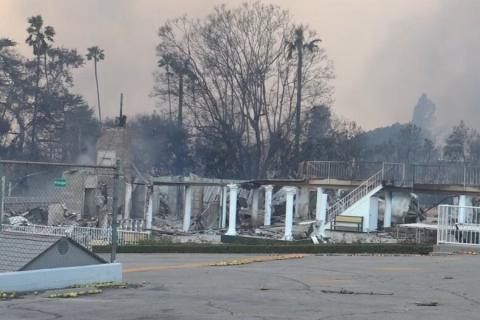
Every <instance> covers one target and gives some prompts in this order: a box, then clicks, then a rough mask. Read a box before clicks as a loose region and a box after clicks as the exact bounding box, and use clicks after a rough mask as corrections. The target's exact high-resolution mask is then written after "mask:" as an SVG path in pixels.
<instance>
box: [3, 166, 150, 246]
mask: <svg viewBox="0 0 480 320" xmlns="http://www.w3.org/2000/svg"><path fill="white" fill-rule="evenodd" d="M0 177H1V183H0V195H1V198H0V199H1V205H0V215H1V218H0V222H1V223H2V229H3V230H9V231H16V232H28V233H41V234H54V235H63V236H68V237H71V238H72V239H74V240H76V241H77V242H79V243H81V244H82V245H84V246H85V247H88V248H91V247H92V246H93V245H103V244H112V239H115V238H116V241H115V240H113V243H114V244H117V243H119V244H131V243H136V242H138V241H140V240H145V239H147V238H148V233H147V232H135V233H134V232H131V231H127V230H122V229H119V230H118V236H117V233H116V232H115V231H114V230H116V224H117V222H118V220H117V219H116V218H114V217H117V214H120V217H121V213H122V208H123V202H122V201H123V197H120V194H121V193H122V192H124V185H125V184H124V183H123V182H122V181H123V180H122V179H121V176H120V172H119V164H117V166H93V165H77V164H63V163H43V162H29V161H7V160H2V161H0Z"/></svg>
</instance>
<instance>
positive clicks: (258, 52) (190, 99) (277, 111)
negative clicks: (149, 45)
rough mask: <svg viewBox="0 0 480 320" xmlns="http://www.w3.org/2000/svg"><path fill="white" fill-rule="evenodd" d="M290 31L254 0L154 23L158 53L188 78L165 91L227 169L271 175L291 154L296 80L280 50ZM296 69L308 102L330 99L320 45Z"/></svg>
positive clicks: (282, 17) (279, 15)
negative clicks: (182, 67)
mask: <svg viewBox="0 0 480 320" xmlns="http://www.w3.org/2000/svg"><path fill="white" fill-rule="evenodd" d="M292 29H293V28H292V23H291V19H290V16H289V14H288V12H286V11H284V10H281V9H280V8H279V7H277V6H273V5H264V4H261V3H259V2H255V3H246V4H243V5H242V6H240V7H238V8H233V9H230V8H228V7H226V6H219V7H216V8H215V10H214V12H213V13H211V14H210V15H209V16H207V17H206V18H205V19H203V20H194V19H188V18H187V17H181V18H178V19H174V20H171V21H168V22H167V23H165V24H164V25H163V26H162V27H161V28H160V29H159V38H160V43H159V45H158V47H157V54H158V56H159V57H160V58H162V57H165V56H166V55H171V56H175V57H177V58H176V59H177V61H184V62H186V63H188V66H189V72H191V73H192V74H193V76H194V77H190V78H189V79H185V80H186V81H188V83H189V84H193V85H190V86H189V88H191V90H187V91H185V92H180V90H178V91H176V92H175V91H173V92H171V94H173V95H176V96H177V99H179V98H180V97H181V98H182V99H183V103H184V105H185V107H186V110H187V112H186V115H185V117H186V118H187V119H188V122H189V124H190V125H191V126H193V127H194V129H195V130H194V132H195V133H196V136H197V137H199V138H202V139H203V141H208V140H210V141H212V143H215V145H216V148H214V149H213V148H212V151H215V149H218V150H219V152H223V153H222V154H215V155H209V156H210V157H213V156H214V157H224V161H230V162H231V165H232V167H234V168H235V171H232V172H229V173H228V174H229V175H232V176H233V175H235V176H241V177H260V176H265V175H277V174H278V173H279V171H284V170H285V168H284V167H283V165H284V164H285V163H286V162H289V160H290V158H291V156H292V138H293V135H292V133H293V128H294V125H293V124H294V118H295V96H296V94H297V83H296V75H295V72H294V69H295V66H294V65H293V63H292V62H291V61H290V60H289V59H288V54H287V52H286V51H285V43H286V39H289V38H290V36H291V30H292ZM308 32H310V31H308ZM170 67H171V65H170ZM170 70H172V68H170ZM301 72H302V74H303V76H302V86H303V88H304V90H303V92H302V93H301V96H302V99H303V101H304V102H307V103H308V107H311V106H313V105H314V104H321V103H328V102H330V98H331V96H330V93H331V92H330V90H331V86H330V85H329V80H330V79H331V78H333V71H332V67H331V62H330V60H329V59H328V58H327V56H326V54H325V51H324V50H323V49H321V48H319V49H318V50H315V51H313V52H312V53H311V54H309V56H308V57H306V59H305V61H304V62H303V68H302V71H301ZM193 79H194V80H193ZM165 80H168V79H165V77H157V83H156V87H155V89H154V90H155V93H156V94H157V95H159V96H160V97H163V96H165V94H166V93H167V92H170V90H165V86H168V82H167V81H165ZM213 141H214V142H213ZM227 153H228V154H227ZM282 173H284V172H282ZM224 174H225V173H224Z"/></svg>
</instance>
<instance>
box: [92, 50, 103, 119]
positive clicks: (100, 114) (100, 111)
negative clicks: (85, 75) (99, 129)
mask: <svg viewBox="0 0 480 320" xmlns="http://www.w3.org/2000/svg"><path fill="white" fill-rule="evenodd" d="M93 65H94V68H95V83H96V85H97V103H98V120H99V121H100V124H102V108H101V107H100V89H99V88H98V75H97V60H96V59H94V61H93Z"/></svg>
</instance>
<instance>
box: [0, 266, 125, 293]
mask: <svg viewBox="0 0 480 320" xmlns="http://www.w3.org/2000/svg"><path fill="white" fill-rule="evenodd" d="M122 280H123V274H122V264H121V263H109V264H98V265H91V266H81V267H68V268H54V269H40V270H33V271H18V272H5V273H0V291H6V292H24V291H36V290H48V289H59V288H66V287H70V286H72V285H74V284H89V283H93V282H110V281H122Z"/></svg>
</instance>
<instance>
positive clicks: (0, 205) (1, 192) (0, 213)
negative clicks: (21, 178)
mask: <svg viewBox="0 0 480 320" xmlns="http://www.w3.org/2000/svg"><path fill="white" fill-rule="evenodd" d="M2 169H3V168H1V167H0V175H1V176H2V178H1V182H0V231H2V224H3V217H4V213H5V176H4V175H3V170H2Z"/></svg>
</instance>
